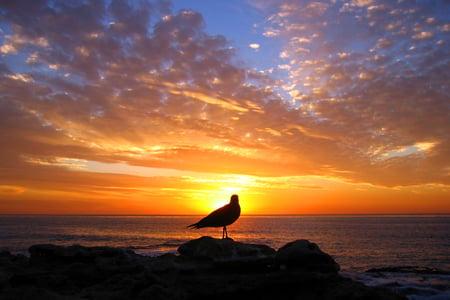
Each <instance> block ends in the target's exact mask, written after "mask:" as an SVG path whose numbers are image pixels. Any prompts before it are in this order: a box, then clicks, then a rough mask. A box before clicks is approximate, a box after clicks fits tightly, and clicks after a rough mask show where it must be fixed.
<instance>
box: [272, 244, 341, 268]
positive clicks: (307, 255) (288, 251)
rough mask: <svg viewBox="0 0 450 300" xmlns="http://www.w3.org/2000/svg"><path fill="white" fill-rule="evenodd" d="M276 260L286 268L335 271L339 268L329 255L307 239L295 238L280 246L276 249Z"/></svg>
mask: <svg viewBox="0 0 450 300" xmlns="http://www.w3.org/2000/svg"><path fill="white" fill-rule="evenodd" d="M276 261H277V262H278V263H280V265H282V266H286V267H288V268H301V269H305V270H309V271H320V272H334V273H337V272H338V271H339V269H340V267H339V265H338V264H337V263H336V262H335V261H334V259H333V258H332V257H331V256H330V255H328V254H326V253H325V252H323V251H322V250H320V248H319V246H317V245H316V244H314V243H310V242H309V241H307V240H296V241H294V242H290V243H288V244H286V245H284V246H283V247H281V248H280V249H279V250H278V251H277V254H276Z"/></svg>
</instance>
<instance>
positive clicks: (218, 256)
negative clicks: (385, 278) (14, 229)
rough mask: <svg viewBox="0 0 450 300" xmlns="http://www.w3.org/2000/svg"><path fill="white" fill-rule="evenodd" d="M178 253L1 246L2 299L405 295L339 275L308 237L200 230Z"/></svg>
mask: <svg viewBox="0 0 450 300" xmlns="http://www.w3.org/2000/svg"><path fill="white" fill-rule="evenodd" d="M179 253H180V255H179V256H176V255H173V254H165V255H162V256H159V257H144V256H139V255H137V254H135V253H133V252H130V251H128V250H124V249H120V248H108V247H82V246H79V245H75V246H70V247H62V246H55V245H36V246H33V247H31V248H30V254H31V256H30V258H29V259H28V258H25V261H24V260H23V258H18V256H15V255H11V254H10V253H9V254H8V253H6V252H4V254H2V255H0V262H2V264H0V299H2V300H3V299H125V300H126V299H173V300H189V299H195V300H201V299H208V300H209V299H214V300H220V299H227V300H229V299H233V300H239V299H245V300H247V299H259V300H265V299H270V300H273V299H280V298H281V299H306V300H313V299H314V300H315V299H321V300H322V299H324V300H337V299H349V300H352V299H392V300H394V299H405V298H402V297H401V296H398V295H396V294H394V293H393V292H391V291H389V290H384V289H380V288H373V287H366V286H364V285H363V284H362V283H358V282H355V281H352V280H350V279H345V278H343V277H341V276H340V275H339V274H338V273H337V268H338V265H337V264H336V262H335V261H334V260H333V259H332V258H331V257H330V256H329V255H328V254H326V253H324V252H322V251H320V249H319V247H317V245H315V244H313V243H309V242H308V241H302V240H300V241H295V242H292V243H289V244H287V245H285V246H284V247H282V248H281V249H279V250H278V252H276V251H275V250H274V249H272V248H270V247H268V246H265V245H252V244H244V243H240V242H234V241H233V240H231V239H224V240H217V239H213V238H210V237H203V238H200V239H197V240H193V241H189V242H187V243H185V244H183V245H181V246H180V247H179ZM34 293H35V294H34Z"/></svg>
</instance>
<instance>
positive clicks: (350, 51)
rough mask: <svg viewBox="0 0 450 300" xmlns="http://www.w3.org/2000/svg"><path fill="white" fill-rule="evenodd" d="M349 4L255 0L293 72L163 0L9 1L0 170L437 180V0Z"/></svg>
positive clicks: (442, 69) (442, 145) (444, 100)
mask: <svg viewBox="0 0 450 300" xmlns="http://www.w3.org/2000/svg"><path fill="white" fill-rule="evenodd" d="M303 4H305V5H303ZM350 4H351V5H345V4H343V3H342V2H339V1H335V2H330V3H326V4H325V3H322V2H309V1H306V2H305V3H303V2H302V3H298V4H296V3H292V2H290V1H286V2H285V3H281V4H278V2H273V3H272V4H271V5H270V6H263V7H262V9H271V10H270V11H269V12H268V13H267V18H268V20H269V22H270V23H268V28H267V29H266V30H265V31H264V35H265V36H267V37H273V36H276V38H277V39H280V41H283V42H284V46H283V48H282V50H281V52H280V58H282V59H283V64H279V65H280V67H279V68H280V69H283V71H285V72H287V73H288V74H289V77H288V78H276V79H275V78H270V77H268V76H267V75H266V74H264V73H261V72H255V71H254V70H253V69H252V68H247V67H246V66H243V65H242V64H238V63H237V62H236V61H238V59H237V53H236V50H235V48H234V47H233V45H232V44H231V42H230V41H228V40H227V38H226V37H224V36H221V35H209V34H207V33H206V30H205V26H206V25H205V23H204V20H203V17H202V15H201V14H199V13H197V12H194V11H190V10H182V11H179V12H177V13H173V12H172V11H171V9H170V5H169V4H168V3H166V2H164V1H158V2H151V3H147V2H145V3H140V4H135V3H129V2H127V1H111V2H103V1H96V2H92V3H90V2H89V3H84V2H79V3H78V2H77V3H67V2H64V1H56V2H52V4H50V3H49V2H46V1H35V2H33V4H29V3H28V1H13V2H9V3H8V5H7V6H6V5H5V6H3V7H2V17H3V19H2V22H3V24H2V28H4V31H5V34H4V37H3V39H2V40H1V42H2V45H0V47H1V48H0V49H1V51H2V54H1V55H2V56H1V60H2V63H1V64H0V76H1V77H2V78H1V81H0V89H1V90H2V93H3V95H4V96H3V99H2V102H1V103H0V125H1V126H0V136H2V138H3V141H2V143H3V144H4V145H7V146H6V147H2V148H1V149H0V154H1V156H0V157H1V160H0V167H1V168H7V169H8V170H10V169H11V170H16V172H18V173H15V174H14V176H12V175H11V178H15V179H16V180H18V181H20V180H19V178H21V176H20V175H21V174H20V173H23V174H25V173H28V172H29V174H27V176H25V177H23V176H22V178H23V179H22V180H23V181H24V182H25V183H26V184H27V185H24V186H25V187H26V188H28V186H32V187H34V188H36V187H37V186H38V184H37V183H39V182H43V181H45V180H47V181H48V182H52V181H54V180H55V178H57V179H58V180H61V187H62V186H63V183H67V182H68V181H69V180H72V179H73V180H74V183H73V185H74V186H73V189H74V190H75V191H76V186H75V185H76V183H79V184H84V183H85V181H82V180H81V179H80V178H78V176H80V174H81V173H80V172H81V171H80V170H78V171H77V172H78V173H76V174H75V175H74V174H72V173H75V172H74V171H73V168H71V167H70V166H72V167H73V165H74V162H77V161H97V162H103V163H121V164H123V163H127V164H129V165H133V166H146V167H153V168H172V169H178V170H186V171H198V172H217V173H229V174H235V173H238V174H251V175H258V176H289V175H296V176H303V175H317V176H336V177H340V178H343V179H346V180H349V181H354V182H369V183H373V184H380V185H386V186H395V185H410V184H425V183H442V184H449V183H450V178H449V176H448V166H449V164H450V162H449V158H448V155H447V154H448V153H449V147H450V139H449V134H448V132H447V131H448V130H447V128H448V127H449V124H450V120H449V117H448V95H447V94H448V79H449V78H448V76H449V75H448V72H447V70H448V68H449V61H448V43H447V41H448V40H449V37H448V30H447V31H446V30H444V29H446V28H447V27H448V24H446V19H445V18H444V17H443V16H444V15H445V14H444V12H446V11H448V9H449V8H448V5H444V9H443V12H442V14H436V13H435V12H433V11H432V10H430V9H429V8H427V7H426V5H421V4H411V3H409V2H407V3H406V2H402V3H391V2H390V1H352V2H351V3H350ZM24 6H26V7H27V9H24ZM274 7H276V8H277V9H276V10H275V11H274V10H273V9H274ZM430 17H433V20H432V21H431V20H430V19H429V18H430ZM427 20H428V21H427ZM439 41H444V42H439ZM250 47H251V48H253V49H260V48H259V44H256V43H255V44H250ZM261 50H262V49H261ZM277 65H278V63H277ZM279 91H282V92H279ZM411 145H416V148H417V149H419V150H416V151H412V152H411V153H408V155H401V156H392V157H388V158H386V156H385V154H386V153H389V152H392V151H398V149H401V148H402V147H408V146H411ZM426 145H433V146H432V147H431V146H430V147H428V146H426ZM61 158H64V160H61ZM380 158H382V159H380ZM68 159H69V160H68ZM70 159H73V160H70ZM36 162H41V163H36ZM42 162H46V163H47V165H46V164H45V163H42ZM17 170H20V171H17ZM33 170H34V171H33ZM45 170H51V171H52V172H53V173H51V174H53V175H51V176H50V173H46V172H45ZM66 173H70V175H67V174H66ZM23 174H22V175H23ZM386 174H388V175H386ZM423 174H427V175H426V176H424V175H423ZM72 176H73V178H72ZM63 178H66V179H67V180H66V181H65V180H63ZM89 178H91V177H89ZM101 178H102V180H104V181H105V183H104V184H105V186H110V185H111V186H113V185H118V183H117V181H118V180H116V179H114V180H112V179H111V178H110V177H106V175H104V177H103V176H101ZM115 178H116V177H115ZM121 178H122V177H121ZM33 180H35V183H32V181H33ZM91 180H92V178H91ZM109 180H112V181H111V182H110V181H109ZM57 182H59V181H57ZM9 184H12V185H13V184H14V182H12V181H11V182H10V183H8V185H9ZM100 185H102V184H100ZM118 186H121V185H118ZM306 186H309V187H313V186H314V184H311V185H306Z"/></svg>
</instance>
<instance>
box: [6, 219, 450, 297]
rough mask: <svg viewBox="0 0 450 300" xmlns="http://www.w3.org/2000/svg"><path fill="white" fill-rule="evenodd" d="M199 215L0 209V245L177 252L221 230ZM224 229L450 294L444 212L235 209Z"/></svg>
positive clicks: (449, 242)
mask: <svg viewBox="0 0 450 300" xmlns="http://www.w3.org/2000/svg"><path fill="white" fill-rule="evenodd" d="M200 218H201V217H200V216H55V215H39V216H35V215H3V216H0V247H1V248H7V249H9V251H11V252H12V253H21V254H25V255H27V254H28V252H27V250H28V248H29V247H30V246H31V245H34V244H43V243H52V244H56V245H73V244H80V245H83V246H111V247H127V248H130V249H133V250H134V251H135V252H137V253H139V254H142V255H160V254H163V253H166V252H173V253H176V249H177V248H178V246H179V245H181V244H182V243H185V242H187V241H188V240H191V239H195V238H199V237H201V236H204V235H208V236H212V237H217V238H221V237H222V229H221V228H203V229H200V230H192V229H188V228H186V226H187V225H190V224H192V223H195V222H196V221H198V220H199V219H200ZM228 234H229V236H230V237H231V238H232V239H234V240H235V241H240V242H244V243H254V244H266V245H268V246H270V247H273V248H275V249H278V248H280V247H282V246H283V245H284V244H286V243H288V242H291V241H294V240H297V239H307V240H309V241H311V242H314V243H316V244H318V245H319V247H320V248H321V249H322V250H323V251H324V252H326V253H328V254H330V255H332V256H333V257H334V259H335V260H336V261H337V262H338V263H339V265H340V266H341V270H342V271H341V273H342V275H344V276H347V277H351V278H353V279H355V280H360V281H363V282H364V283H366V284H368V285H375V286H377V285H383V286H387V287H391V288H393V289H397V290H399V291H403V292H405V291H406V292H405V293H406V294H407V295H408V297H409V298H410V299H450V275H447V274H450V215H295V216H241V217H240V218H239V220H238V221H236V223H235V224H233V225H231V226H229V227H228ZM405 266H407V267H414V268H410V270H412V271H410V272H406V273H405V272H374V273H367V272H365V271H366V270H368V269H373V268H384V267H394V270H395V268H396V267H405ZM424 269H426V270H429V269H439V270H441V271H443V272H441V273H440V274H430V272H421V270H422V271H423V270H424ZM414 270H417V272H415V271H414ZM431 273H432V272H431Z"/></svg>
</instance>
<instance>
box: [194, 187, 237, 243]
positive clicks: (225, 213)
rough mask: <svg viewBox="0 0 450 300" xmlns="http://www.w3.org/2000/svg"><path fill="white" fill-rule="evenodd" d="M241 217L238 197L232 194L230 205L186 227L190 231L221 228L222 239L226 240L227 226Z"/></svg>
mask: <svg viewBox="0 0 450 300" xmlns="http://www.w3.org/2000/svg"><path fill="white" fill-rule="evenodd" d="M240 215H241V207H240V206H239V197H238V195H236V194H234V195H232V196H231V199H230V203H228V204H227V205H224V206H222V207H221V208H218V209H216V210H215V211H213V212H212V213H210V214H209V215H207V216H206V217H204V218H203V219H201V220H200V221H198V222H197V223H194V224H191V225H189V226H187V227H188V228H192V229H194V228H195V229H200V228H203V227H223V229H222V239H224V238H228V232H227V226H228V225H231V224H233V223H234V222H235V221H236V220H237V219H238V218H239V216H240Z"/></svg>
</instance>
